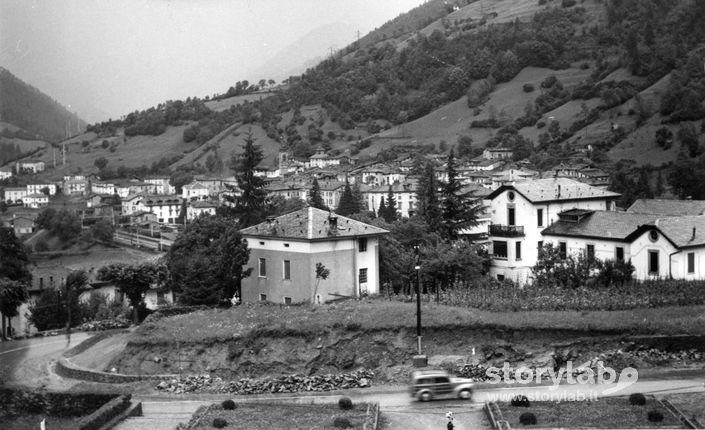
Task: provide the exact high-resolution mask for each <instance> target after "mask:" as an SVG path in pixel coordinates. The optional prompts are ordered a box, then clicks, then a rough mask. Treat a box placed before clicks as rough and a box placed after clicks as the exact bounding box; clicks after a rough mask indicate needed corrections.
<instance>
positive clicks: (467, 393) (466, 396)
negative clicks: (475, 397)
mask: <svg viewBox="0 0 705 430" xmlns="http://www.w3.org/2000/svg"><path fill="white" fill-rule="evenodd" d="M471 396H472V393H471V392H470V390H461V391H460V393H459V394H458V397H460V398H461V399H463V400H470V397H471Z"/></svg>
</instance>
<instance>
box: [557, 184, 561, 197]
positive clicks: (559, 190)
mask: <svg viewBox="0 0 705 430" xmlns="http://www.w3.org/2000/svg"><path fill="white" fill-rule="evenodd" d="M560 197H561V184H558V198H560Z"/></svg>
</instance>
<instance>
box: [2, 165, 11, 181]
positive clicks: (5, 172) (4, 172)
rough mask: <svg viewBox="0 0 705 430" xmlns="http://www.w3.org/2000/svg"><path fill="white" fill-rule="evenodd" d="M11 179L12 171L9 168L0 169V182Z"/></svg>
mask: <svg viewBox="0 0 705 430" xmlns="http://www.w3.org/2000/svg"><path fill="white" fill-rule="evenodd" d="M10 177H12V169H10V168H9V167H0V181H1V180H3V179H7V178H10Z"/></svg>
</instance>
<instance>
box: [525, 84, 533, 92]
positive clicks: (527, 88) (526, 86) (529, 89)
mask: <svg viewBox="0 0 705 430" xmlns="http://www.w3.org/2000/svg"><path fill="white" fill-rule="evenodd" d="M522 88H523V89H524V92H525V93H530V92H532V91H534V84H524V86H523V87H522Z"/></svg>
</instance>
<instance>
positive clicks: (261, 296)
mask: <svg viewBox="0 0 705 430" xmlns="http://www.w3.org/2000/svg"><path fill="white" fill-rule="evenodd" d="M259 301H260V302H266V301H267V295H266V294H260V295H259Z"/></svg>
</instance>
